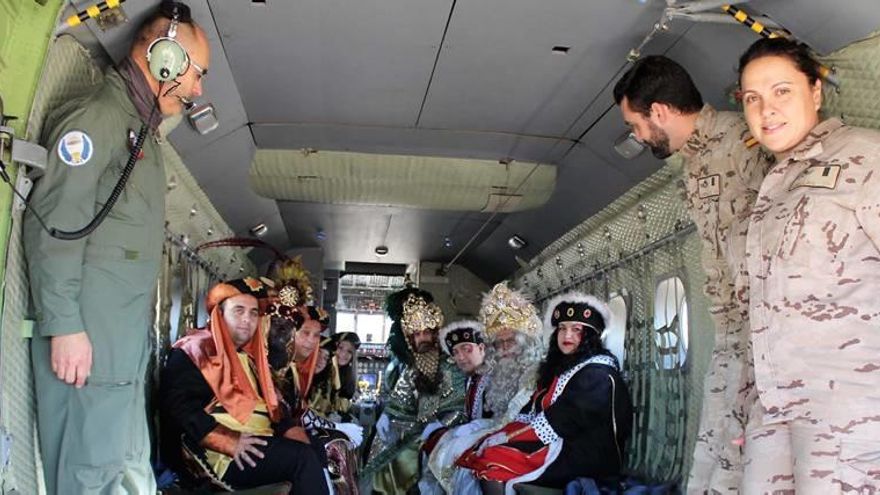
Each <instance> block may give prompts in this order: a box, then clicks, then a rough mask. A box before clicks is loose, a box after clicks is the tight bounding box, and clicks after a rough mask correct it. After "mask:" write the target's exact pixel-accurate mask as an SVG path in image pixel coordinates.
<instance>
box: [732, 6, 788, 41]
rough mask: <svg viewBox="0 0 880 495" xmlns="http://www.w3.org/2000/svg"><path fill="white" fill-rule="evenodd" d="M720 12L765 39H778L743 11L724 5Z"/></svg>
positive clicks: (773, 33)
mask: <svg viewBox="0 0 880 495" xmlns="http://www.w3.org/2000/svg"><path fill="white" fill-rule="evenodd" d="M721 9H722V10H724V11H725V12H727V13H728V14H730V15H731V16H733V18H734V19H736V20H737V21H739V22H740V23H742V24H744V25H745V26H746V27H747V28H749V29H751V30H752V31H754V32H756V33H758V34H760V35H761V36H763V37H765V38H778V37H779V34H778V33H775V32H773V31H770V30H769V29H767V27H766V26H764V25H763V24H761V23H760V22H758V21H756V20H755V19H754V18H752V17H751V16H750V15H749V14H746V13H745V12H744V11H742V10H740V9H738V8H736V7H734V6H733V5H724V6H722V7H721Z"/></svg>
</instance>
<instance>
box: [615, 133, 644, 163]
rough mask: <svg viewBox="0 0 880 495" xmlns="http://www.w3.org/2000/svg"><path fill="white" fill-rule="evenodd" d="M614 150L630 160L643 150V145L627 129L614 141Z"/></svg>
mask: <svg viewBox="0 0 880 495" xmlns="http://www.w3.org/2000/svg"><path fill="white" fill-rule="evenodd" d="M614 151H616V152H617V154H618V155H620V156H622V157H624V158H626V159H627V160H632V159H633V158H635V157H637V156H639V155H640V154H642V152H643V151H645V145H644V144H642V142H641V141H639V140H638V139H637V138H636V135H635V134H633V133H632V132H629V131H627V132H626V133H625V134H623V135H622V136H620V137H619V138H617V140H616V141H614Z"/></svg>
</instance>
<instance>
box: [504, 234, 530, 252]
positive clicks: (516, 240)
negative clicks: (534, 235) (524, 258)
mask: <svg viewBox="0 0 880 495" xmlns="http://www.w3.org/2000/svg"><path fill="white" fill-rule="evenodd" d="M507 245H508V246H510V249H522V248H524V247H526V240H525V239H523V238H522V237H520V236H518V235H517V234H514V235H513V236H511V238H510V239H508V240H507Z"/></svg>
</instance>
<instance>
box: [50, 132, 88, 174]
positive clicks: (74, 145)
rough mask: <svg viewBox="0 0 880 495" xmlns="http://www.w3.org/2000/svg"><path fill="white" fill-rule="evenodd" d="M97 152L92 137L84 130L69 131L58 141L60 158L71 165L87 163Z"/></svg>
mask: <svg viewBox="0 0 880 495" xmlns="http://www.w3.org/2000/svg"><path fill="white" fill-rule="evenodd" d="M94 154H95V147H94V145H93V144H92V138H90V137H89V135H88V134H86V133H85V132H82V131H68V132H67V134H65V135H64V136H61V139H60V140H59V141H58V158H60V159H61V161H62V162H64V163H66V164H68V165H70V166H71V167H79V166H80V165H85V164H86V163H88V162H89V160H90V159H91V158H92V155H94Z"/></svg>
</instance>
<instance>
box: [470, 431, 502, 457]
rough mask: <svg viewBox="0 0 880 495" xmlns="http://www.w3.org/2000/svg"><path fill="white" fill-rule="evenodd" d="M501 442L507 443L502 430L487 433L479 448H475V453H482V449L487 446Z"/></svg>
mask: <svg viewBox="0 0 880 495" xmlns="http://www.w3.org/2000/svg"><path fill="white" fill-rule="evenodd" d="M502 443H507V434H506V433H504V432H503V431H499V432H498V433H494V434H492V435H489V436H488V437H486V439H485V440H483V443H481V444H480V448H479V449H477V455H483V451H485V450H486V449H488V448H489V447H494V446H496V445H501V444H502Z"/></svg>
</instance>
